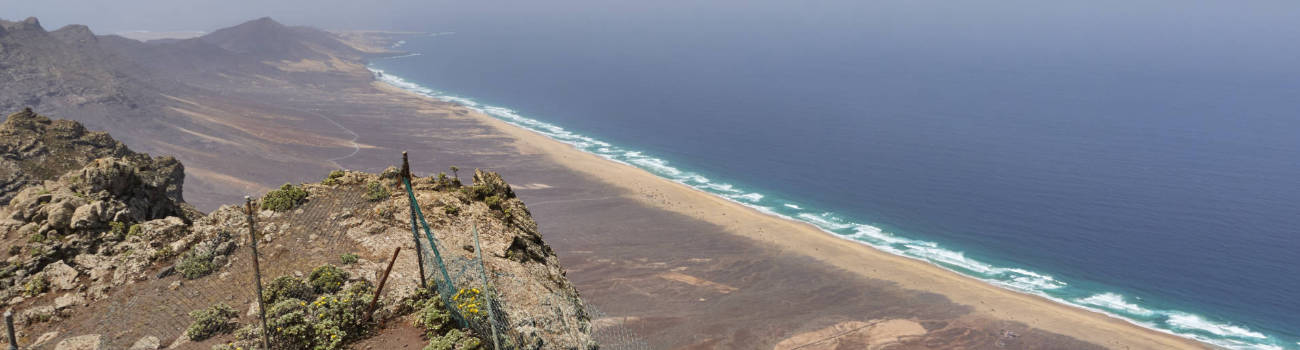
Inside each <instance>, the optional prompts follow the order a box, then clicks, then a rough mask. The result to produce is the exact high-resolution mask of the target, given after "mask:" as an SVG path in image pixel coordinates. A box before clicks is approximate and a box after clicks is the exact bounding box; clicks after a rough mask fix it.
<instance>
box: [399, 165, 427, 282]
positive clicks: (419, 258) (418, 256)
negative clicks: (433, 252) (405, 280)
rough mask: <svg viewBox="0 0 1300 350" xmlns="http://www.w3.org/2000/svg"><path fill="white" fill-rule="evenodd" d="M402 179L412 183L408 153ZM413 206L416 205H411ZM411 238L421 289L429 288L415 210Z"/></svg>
mask: <svg viewBox="0 0 1300 350" xmlns="http://www.w3.org/2000/svg"><path fill="white" fill-rule="evenodd" d="M401 176H402V178H403V179H406V181H407V182H410V181H411V163H409V162H407V160H406V151H402V175H401ZM411 205H416V204H414V203H411ZM410 212H411V238H414V239H415V264H416V266H419V267H420V288H428V286H429V284H428V282H426V281H425V280H424V252H423V251H424V250H423V249H420V233H419V232H420V227H419V225H417V224H416V222H415V210H411V211H410Z"/></svg>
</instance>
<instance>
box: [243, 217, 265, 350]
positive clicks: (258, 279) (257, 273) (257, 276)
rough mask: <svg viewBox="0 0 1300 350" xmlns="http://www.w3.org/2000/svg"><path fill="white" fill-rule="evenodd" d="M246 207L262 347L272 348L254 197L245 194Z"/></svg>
mask: <svg viewBox="0 0 1300 350" xmlns="http://www.w3.org/2000/svg"><path fill="white" fill-rule="evenodd" d="M244 207H245V208H246V209H248V239H249V242H250V245H249V246H250V247H252V248H253V282H254V283H255V284H257V309H258V311H261V312H262V316H261V317H262V348H263V349H270V348H271V336H270V335H269V334H270V332H271V330H269V329H266V303H265V302H264V301H263V300H262V267H261V266H258V264H257V228H256V227H255V226H254V223H253V199H252V198H250V197H248V196H244Z"/></svg>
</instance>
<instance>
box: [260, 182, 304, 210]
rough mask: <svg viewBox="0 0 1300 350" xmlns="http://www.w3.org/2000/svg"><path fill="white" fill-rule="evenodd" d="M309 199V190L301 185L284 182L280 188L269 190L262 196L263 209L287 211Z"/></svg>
mask: <svg viewBox="0 0 1300 350" xmlns="http://www.w3.org/2000/svg"><path fill="white" fill-rule="evenodd" d="M306 201H307V190H304V189H303V188H302V187H301V186H294V185H291V184H284V186H280V189H278V190H274V191H271V192H267V193H266V195H265V196H262V209H264V210H267V209H269V210H274V211H286V210H290V209H293V208H296V207H298V206H299V205H302V203H304V202H306Z"/></svg>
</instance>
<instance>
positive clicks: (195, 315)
mask: <svg viewBox="0 0 1300 350" xmlns="http://www.w3.org/2000/svg"><path fill="white" fill-rule="evenodd" d="M0 135H5V137H4V138H3V140H4V142H5V143H4V144H3V145H4V147H5V148H4V149H3V150H4V163H0V164H4V166H5V167H6V168H4V169H16V171H12V172H11V173H10V175H12V176H10V178H12V179H20V180H13V181H11V182H10V183H15V184H16V183H20V181H21V184H20V185H16V186H11V187H13V188H14V189H16V193H15V194H13V195H12V199H11V200H9V202H8V205H5V206H2V207H0V233H3V235H2V236H0V243H3V246H4V247H5V249H3V251H0V256H4V261H3V264H0V307H7V308H12V309H13V310H15V313H16V314H17V323H18V324H19V327H18V328H19V341H20V343H21V344H23V345H24V346H30V347H32V348H53V349H71V348H78V349H83V348H84V349H99V348H102V349H125V348H132V349H135V348H141V349H157V348H161V347H165V346H169V347H171V348H203V349H207V348H214V349H215V348H222V349H230V348H256V347H257V346H258V343H259V338H258V337H257V336H256V335H258V334H260V332H261V330H260V328H259V327H260V326H259V324H260V323H259V322H258V321H257V315H258V314H259V313H258V312H256V311H257V307H258V303H257V302H256V298H255V297H254V295H256V293H255V288H254V287H253V286H254V284H253V283H252V282H251V279H252V276H253V271H252V266H251V258H250V257H251V256H252V251H251V249H250V246H251V244H252V242H253V241H252V238H250V236H249V235H248V230H249V221H248V220H249V217H250V215H249V213H248V212H246V211H245V210H244V208H243V207H242V206H241V205H227V206H223V207H221V208H219V209H217V210H215V211H213V212H212V213H210V214H207V215H204V214H202V213H199V212H197V211H195V210H193V209H192V208H190V207H189V206H188V205H187V204H186V203H185V202H184V200H183V199H182V198H181V196H180V191H181V188H182V183H183V181H184V176H183V167H182V166H181V164H180V163H179V162H177V161H175V160H174V159H171V158H166V157H159V158H152V157H149V156H148V155H145V154H139V153H134V152H131V151H130V150H129V149H127V148H126V147H125V146H122V144H121V143H118V142H117V141H115V140H113V139H112V138H110V137H109V136H108V135H107V134H104V133H97V132H90V131H86V130H85V129H84V128H83V127H82V126H81V125H80V124H77V123H76V122H71V121H66V120H50V119H48V118H45V117H42V116H39V115H36V114H34V113H31V112H30V111H23V112H20V113H17V114H13V115H11V116H10V117H9V119H8V120H7V121H6V122H5V124H4V126H3V128H0ZM398 179H399V177H398V172H397V171H396V169H389V170H388V171H386V172H384V173H383V174H367V173H361V172H348V171H336V172H333V173H331V174H330V175H329V176H328V177H326V178H325V179H324V180H323V181H321V182H320V183H315V184H301V185H285V187H283V188H282V189H280V190H276V191H272V192H270V193H268V194H267V195H266V196H265V197H263V198H261V199H260V200H257V201H254V202H253V205H254V206H255V208H257V210H256V212H255V213H252V214H253V215H252V217H253V218H254V221H255V225H256V232H257V235H256V239H257V242H258V244H259V245H261V248H260V254H259V259H260V261H261V273H262V275H263V279H262V283H263V284H264V285H265V286H266V293H267V295H268V296H267V297H266V298H265V300H266V302H267V305H268V310H267V311H268V315H269V316H268V319H269V322H271V323H270V324H272V326H271V328H268V330H271V332H270V334H271V335H272V339H273V342H274V343H275V344H277V345H275V348H284V349H299V348H302V349H306V348H316V349H337V348H343V347H346V346H348V344H351V343H353V342H357V341H373V340H375V339H380V340H382V339H384V338H385V337H391V336H393V335H391V333H401V332H400V331H394V330H393V329H394V327H395V326H393V325H399V326H400V325H406V327H408V328H409V327H415V328H417V329H419V332H420V333H421V334H423V335H424V337H427V340H421V341H427V342H429V343H430V345H429V346H431V347H434V348H439V347H437V346H446V347H442V348H446V349H466V348H473V346H474V344H480V346H481V345H482V344H487V343H488V341H487V340H489V339H490V336H488V333H489V332H488V331H487V329H488V328H483V327H478V328H475V327H466V326H465V325H466V323H461V322H462V321H459V319H457V318H456V317H462V318H463V319H466V320H469V321H464V322H470V324H473V322H480V324H486V323H482V322H484V320H487V319H491V316H488V314H487V312H486V310H485V309H486V307H487V305H489V304H490V305H491V306H492V310H493V312H494V314H495V315H496V320H497V322H496V323H497V324H498V326H499V329H498V331H499V332H500V333H501V337H500V338H499V339H501V340H503V341H507V342H509V343H510V346H511V347H512V348H531V349H540V348H548V349H550V348H565V349H589V348H595V343H594V342H593V341H592V340H591V335H590V333H591V323H590V320H589V319H588V316H587V313H586V311H585V307H584V305H583V303H582V301H581V299H580V298H579V295H578V292H577V290H576V289H574V287H573V286H572V285H571V284H570V283H569V282H568V280H567V279H566V278H565V272H564V269H563V268H562V267H561V266H560V265H559V263H558V260H557V259H556V257H555V254H554V253H553V252H552V251H551V249H550V247H548V246H547V245H546V244H545V243H544V241H543V240H542V235H541V233H540V232H539V231H538V228H537V224H536V223H535V222H534V221H533V220H532V218H531V215H530V214H529V212H528V209H527V208H526V207H525V206H524V204H523V203H522V202H521V201H519V200H518V199H517V198H515V196H514V193H513V191H512V190H511V189H510V185H509V184H507V183H506V182H505V181H504V180H502V179H501V177H500V175H498V174H496V173H492V172H486V171H480V170H476V171H475V173H474V176H473V184H472V185H469V186H464V185H462V184H461V182H460V181H459V180H458V179H453V178H451V177H448V176H446V175H445V174H439V175H438V176H430V177H416V178H414V179H413V181H412V182H413V187H414V196H415V197H416V198H417V201H418V202H419V203H421V210H422V212H423V213H424V215H425V216H426V219H427V222H428V223H429V224H430V225H431V227H432V231H433V236H434V239H435V240H436V241H437V242H438V244H439V248H440V250H439V253H440V257H441V259H442V260H443V262H444V264H443V266H438V265H437V264H435V263H434V260H433V257H432V256H431V255H429V253H430V252H432V250H431V248H430V247H429V246H428V243H427V242H428V237H420V236H416V237H415V238H417V239H413V235H412V232H411V211H410V210H409V209H408V208H409V206H408V199H407V196H406V193H405V190H404V189H403V187H402V186H401V183H400V181H399V180H398ZM474 232H477V233H478V240H477V241H476V239H475V236H474V235H473V233H474ZM418 238H423V239H422V240H421V239H418ZM417 241H420V242H422V243H416V242H417ZM417 244H418V246H417ZM399 247H400V248H401V252H402V253H401V255H399V256H398V258H399V259H398V260H397V263H396V264H395V266H394V267H393V269H392V273H391V275H390V276H389V279H388V280H387V281H386V286H385V287H384V289H383V290H382V292H381V291H378V290H377V288H376V287H377V285H378V284H379V283H380V277H381V276H382V271H383V270H384V267H385V265H386V264H387V262H388V261H389V259H390V255H391V254H393V251H394V250H395V249H397V248H399ZM476 247H481V248H476ZM479 249H481V252H480V251H479ZM417 250H418V251H422V252H424V253H425V256H424V259H425V260H424V262H425V264H424V270H423V271H424V277H426V278H427V279H428V280H429V281H437V280H440V279H441V277H439V276H443V275H442V274H441V273H440V270H443V269H445V270H447V271H449V275H450V276H451V278H452V281H453V287H452V288H453V289H450V290H448V289H443V291H444V293H454V294H455V295H454V296H453V295H447V294H443V295H435V294H430V293H431V291H432V289H429V288H421V287H420V282H419V281H420V280H421V278H420V277H421V271H422V270H421V267H420V265H419V264H417V263H416V259H415V254H414V253H415V252H416V251H417ZM479 254H481V255H482V257H483V258H482V260H478V255H479ZM480 266H481V268H482V269H483V270H482V271H481V272H480V270H478V269H479V268H480ZM307 272H310V273H307ZM484 275H485V276H488V281H489V283H484V281H483V280H482V279H476V278H477V277H476V276H484ZM431 283H432V282H431ZM295 286H301V287H295ZM304 288H305V289H304ZM375 293H379V294H380V298H379V301H380V302H379V306H380V307H379V308H378V309H379V310H378V311H376V312H375V314H374V318H373V319H370V320H369V321H365V319H364V318H363V317H362V314H361V313H362V312H363V310H366V307H365V306H366V303H365V301H368V300H369V299H370V296H373V295H374V294H375ZM444 300H447V301H451V302H443V301H444ZM453 300H454V301H453ZM309 303H310V304H309ZM236 310H238V311H236ZM244 310H248V312H243V311H244ZM214 315H215V316H214ZM453 315H459V316H455V317H453ZM475 320H478V321H475ZM399 328H400V327H399ZM236 330H238V331H236ZM381 344H383V343H382V342H381ZM435 345H437V346H435Z"/></svg>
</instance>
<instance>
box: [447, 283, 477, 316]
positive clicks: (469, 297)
mask: <svg viewBox="0 0 1300 350" xmlns="http://www.w3.org/2000/svg"><path fill="white" fill-rule="evenodd" d="M480 295H481V293H480V291H479V290H478V288H465V289H461V290H460V291H457V292H456V295H453V296H452V297H451V301H453V302H455V303H456V311H459V312H460V314H461V315H464V316H465V317H478V316H482V315H483V310H482V309H483V299H482V298H480V297H479V296H480Z"/></svg>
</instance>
